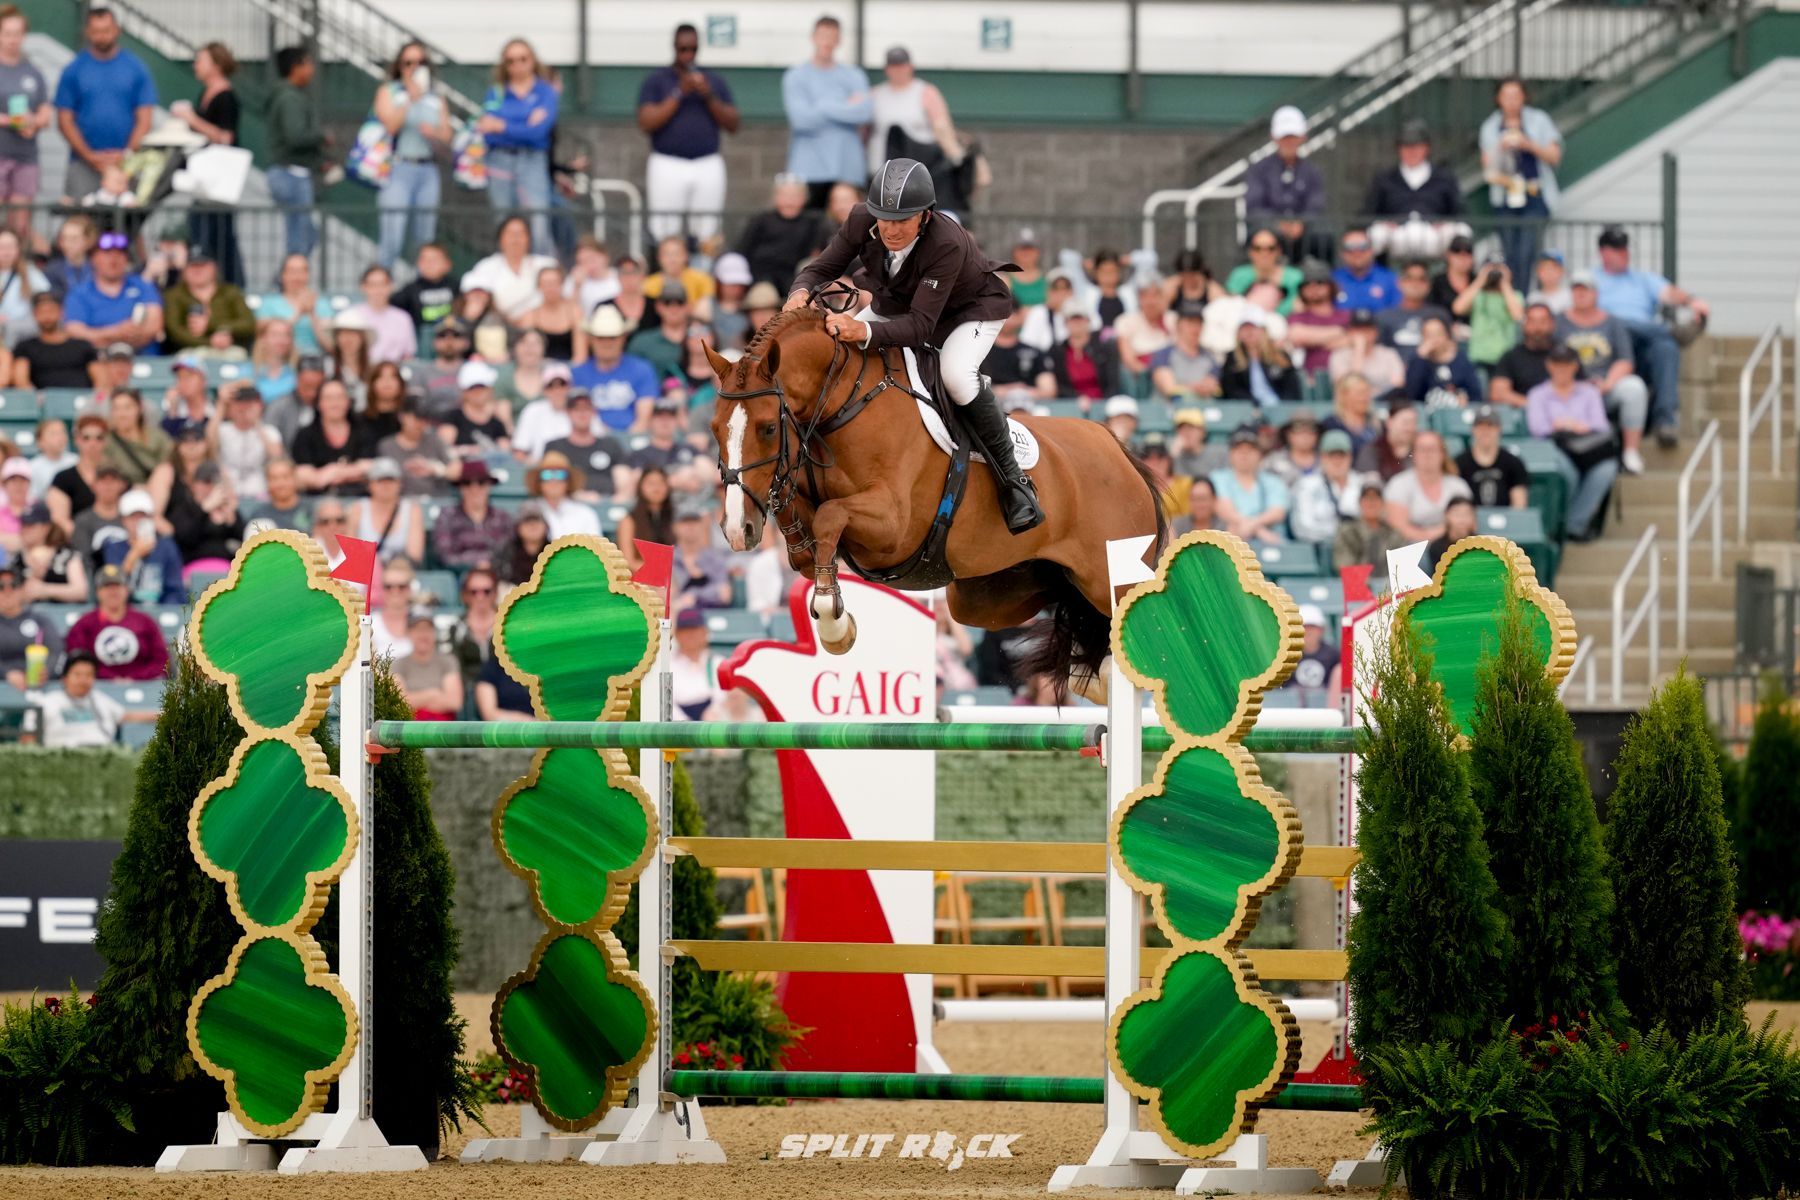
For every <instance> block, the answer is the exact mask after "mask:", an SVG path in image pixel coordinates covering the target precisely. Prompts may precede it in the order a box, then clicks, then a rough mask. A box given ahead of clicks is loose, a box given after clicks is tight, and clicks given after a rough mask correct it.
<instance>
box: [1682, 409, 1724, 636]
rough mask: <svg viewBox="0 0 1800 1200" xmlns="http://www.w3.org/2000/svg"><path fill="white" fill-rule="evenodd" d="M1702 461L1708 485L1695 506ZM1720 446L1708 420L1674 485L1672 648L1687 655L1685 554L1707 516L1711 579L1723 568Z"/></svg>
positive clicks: (1713, 424)
mask: <svg viewBox="0 0 1800 1200" xmlns="http://www.w3.org/2000/svg"><path fill="white" fill-rule="evenodd" d="M1703 461H1709V462H1710V464H1711V467H1712V483H1711V484H1710V485H1709V486H1708V487H1707V489H1706V494H1705V495H1703V496H1701V497H1700V502H1699V504H1697V505H1696V504H1695V503H1694V502H1693V497H1694V475H1695V473H1696V472H1697V471H1699V469H1700V464H1701V463H1702V462H1703ZM1723 463H1724V447H1723V445H1722V444H1721V443H1720V441H1719V423H1718V421H1716V420H1714V421H1708V422H1707V424H1706V432H1704V433H1702V434H1701V435H1700V440H1699V441H1698V442H1697V443H1695V445H1694V452H1693V453H1692V454H1690V455H1688V461H1687V466H1685V467H1683V468H1682V469H1681V482H1680V483H1679V484H1677V485H1676V501H1675V512H1676V516H1675V649H1676V650H1677V651H1679V652H1680V653H1682V654H1686V653H1687V648H1688V641H1687V630H1688V554H1689V553H1690V551H1691V550H1692V549H1693V540H1694V531H1695V530H1697V529H1699V528H1700V523H1701V522H1702V521H1704V520H1705V519H1706V518H1707V516H1708V515H1710V516H1711V517H1712V577H1713V578H1714V579H1718V578H1720V572H1721V571H1722V570H1723V569H1724V545H1723V542H1724V536H1725V535H1724V528H1725V499H1724V497H1725V475H1724V469H1723Z"/></svg>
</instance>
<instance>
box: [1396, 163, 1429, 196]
mask: <svg viewBox="0 0 1800 1200" xmlns="http://www.w3.org/2000/svg"><path fill="white" fill-rule="evenodd" d="M1400 178H1402V179H1404V180H1406V186H1407V187H1409V188H1411V189H1412V190H1413V191H1415V192H1416V191H1418V190H1419V189H1420V188H1422V187H1424V186H1425V181H1426V180H1427V179H1430V178H1431V160H1430V159H1426V160H1425V161H1424V162H1422V163H1420V164H1419V165H1418V166H1416V167H1408V166H1402V167H1401V168H1400Z"/></svg>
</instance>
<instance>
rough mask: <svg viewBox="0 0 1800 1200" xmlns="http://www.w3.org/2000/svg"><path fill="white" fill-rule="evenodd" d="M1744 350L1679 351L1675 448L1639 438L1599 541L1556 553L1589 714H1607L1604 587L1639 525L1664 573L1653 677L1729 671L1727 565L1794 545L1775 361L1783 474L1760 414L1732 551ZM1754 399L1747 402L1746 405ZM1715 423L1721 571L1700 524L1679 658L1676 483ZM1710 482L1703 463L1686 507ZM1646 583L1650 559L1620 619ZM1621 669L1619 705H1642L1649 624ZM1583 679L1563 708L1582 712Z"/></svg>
mask: <svg viewBox="0 0 1800 1200" xmlns="http://www.w3.org/2000/svg"><path fill="white" fill-rule="evenodd" d="M1754 345H1755V339H1752V338H1711V337H1709V338H1706V339H1704V340H1702V341H1701V342H1698V343H1696V344H1695V345H1694V346H1693V347H1692V348H1691V349H1690V350H1689V351H1688V352H1687V354H1686V356H1685V357H1684V359H1683V364H1682V367H1683V370H1682V375H1683V379H1682V409H1683V412H1682V441H1681V445H1680V446H1678V447H1676V448H1675V449H1674V450H1663V449H1661V448H1659V447H1658V446H1656V445H1655V443H1654V442H1653V441H1651V440H1649V439H1646V441H1645V444H1644V459H1645V462H1646V465H1647V466H1648V470H1647V471H1646V472H1645V473H1644V474H1643V475H1640V476H1624V475H1622V476H1620V479H1619V485H1618V489H1617V492H1616V496H1617V499H1618V503H1619V505H1620V510H1615V513H1614V515H1613V517H1612V519H1611V520H1609V522H1608V524H1607V528H1606V536H1605V537H1604V538H1602V539H1600V540H1599V541H1596V542H1593V543H1590V544H1588V545H1585V546H1578V545H1573V544H1571V545H1569V546H1567V547H1565V550H1564V557H1563V562H1562V566H1561V569H1560V570H1559V571H1558V573H1557V580H1556V590H1557V592H1558V593H1559V594H1561V596H1562V598H1563V599H1564V600H1565V601H1566V602H1567V603H1568V605H1569V608H1570V611H1571V612H1572V613H1573V614H1574V617H1575V626H1576V631H1577V634H1578V635H1579V636H1580V637H1583V638H1585V637H1588V636H1590V635H1591V636H1592V637H1593V638H1594V639H1595V646H1594V651H1593V658H1594V668H1595V671H1596V673H1597V676H1596V677H1597V679H1598V684H1599V687H1598V692H1597V696H1596V704H1597V706H1599V707H1613V706H1614V702H1613V698H1612V694H1611V686H1610V682H1611V672H1612V668H1613V663H1614V657H1615V656H1614V648H1613V645H1612V590H1613V585H1614V583H1615V582H1616V581H1617V580H1618V578H1619V572H1620V571H1621V570H1623V568H1624V566H1625V564H1626V562H1627V561H1629V559H1630V557H1631V553H1632V550H1633V549H1634V548H1635V546H1636V544H1637V540H1638V538H1639V537H1640V536H1642V534H1643V532H1644V530H1645V529H1646V528H1648V527H1649V526H1651V525H1655V526H1656V529H1657V541H1656V551H1655V553H1656V556H1657V559H1658V562H1659V564H1660V566H1661V571H1662V577H1661V609H1662V613H1661V620H1660V623H1659V631H1660V634H1661V646H1660V649H1661V655H1660V659H1659V662H1658V664H1657V668H1658V669H1657V678H1658V679H1664V678H1667V677H1668V676H1669V675H1670V674H1672V673H1673V672H1674V670H1675V668H1676V666H1677V665H1678V664H1679V663H1680V662H1681V661H1682V660H1683V658H1684V657H1685V659H1686V662H1687V664H1688V667H1689V669H1690V670H1693V671H1695V672H1697V673H1699V674H1702V675H1704V674H1708V673H1719V672H1727V671H1730V670H1731V669H1732V667H1733V664H1734V660H1735V653H1736V629H1735V620H1736V617H1735V609H1734V601H1735V596H1736V590H1737V589H1736V583H1735V578H1734V577H1735V569H1736V566H1737V564H1738V563H1739V562H1744V561H1749V560H1750V557H1751V553H1752V547H1753V544H1754V543H1756V542H1758V541H1785V542H1792V541H1793V539H1794V533H1795V513H1796V494H1797V487H1800V485H1797V483H1796V465H1797V464H1796V454H1795V430H1794V428H1793V422H1792V421H1791V420H1790V414H1792V412H1793V389H1792V372H1791V369H1790V368H1788V367H1787V366H1786V365H1784V372H1785V373H1786V374H1787V376H1788V378H1787V379H1786V380H1785V381H1784V383H1783V399H1782V401H1781V403H1782V405H1783V412H1782V418H1783V431H1782V441H1783V451H1782V454H1783V467H1782V473H1781V475H1780V477H1779V478H1777V477H1776V476H1775V475H1774V474H1772V472H1771V471H1770V458H1769V429H1768V423H1767V418H1766V417H1765V420H1764V423H1763V426H1762V427H1761V429H1759V430H1758V433H1757V436H1756V437H1755V439H1754V441H1753V444H1752V447H1751V449H1752V454H1751V463H1750V491H1749V504H1748V510H1749V521H1748V527H1747V539H1746V541H1745V542H1744V543H1741V544H1740V543H1739V542H1738V540H1737V519H1738V517H1737V514H1738V469H1737V464H1738V442H1739V436H1738V435H1739V429H1738V425H1739V416H1738V375H1739V372H1740V371H1741V370H1742V368H1743V365H1744V363H1745V361H1746V360H1747V359H1748V358H1749V356H1750V353H1751V350H1752V349H1753V348H1754ZM1790 345H1791V343H1790ZM1766 371H1767V367H1766V364H1765V365H1763V366H1759V368H1758V374H1757V379H1756V381H1755V383H1756V386H1757V387H1758V388H1760V387H1761V385H1762V384H1763V382H1764V381H1765V380H1766V378H1767V375H1766ZM1755 398H1756V397H1755V396H1752V402H1754V400H1755ZM1715 418H1716V419H1717V420H1718V422H1719V436H1720V442H1721V450H1722V462H1721V468H1722V469H1721V474H1722V476H1723V479H1724V483H1725V487H1724V496H1723V505H1724V514H1723V516H1724V520H1723V526H1724V530H1723V532H1724V536H1723V539H1722V541H1723V545H1722V554H1721V564H1720V572H1719V575H1718V577H1717V578H1715V577H1714V576H1713V574H1712V570H1711V567H1712V559H1711V542H1710V540H1709V537H1710V533H1709V531H1710V520H1709V521H1708V522H1706V523H1703V524H1702V526H1701V529H1700V531H1699V532H1698V533H1697V534H1696V535H1695V540H1694V542H1693V545H1692V550H1691V557H1690V584H1689V590H1688V631H1687V651H1686V654H1685V656H1684V655H1683V654H1682V653H1681V652H1680V650H1679V648H1678V645H1677V640H1676V587H1677V583H1676V580H1677V576H1676V560H1677V555H1676V542H1677V532H1676V531H1677V526H1678V491H1677V485H1678V481H1679V479H1680V476H1681V472H1682V469H1683V468H1684V467H1685V466H1686V465H1687V463H1688V460H1689V458H1690V457H1691V455H1692V454H1693V451H1694V447H1695V445H1696V444H1697V442H1698V440H1699V437H1700V434H1701V432H1702V431H1703V430H1704V429H1705V428H1706V426H1707V424H1708V422H1710V421H1711V420H1713V419H1715ZM1709 484H1710V475H1709V471H1708V468H1707V467H1706V466H1705V465H1702V467H1701V468H1700V470H1699V471H1698V472H1697V473H1696V475H1695V478H1694V482H1693V493H1694V499H1695V501H1696V502H1698V500H1699V499H1700V497H1701V496H1702V495H1704V494H1705V492H1706V490H1707V488H1708V486H1709ZM1621 510H1622V511H1621ZM1648 578H1649V572H1648V563H1647V562H1644V563H1640V564H1639V567H1638V570H1637V572H1636V573H1635V576H1634V578H1633V579H1632V580H1631V581H1630V582H1628V583H1627V584H1626V587H1625V593H1624V609H1623V612H1624V616H1625V618H1626V620H1627V621H1629V619H1630V615H1631V612H1632V610H1633V609H1634V608H1635V607H1636V606H1637V604H1638V602H1639V600H1640V599H1641V598H1642V597H1643V595H1644V590H1645V588H1646V586H1647V584H1648ZM1623 667H1624V672H1623V685H1624V686H1623V690H1622V692H1621V695H1620V697H1619V703H1620V704H1622V705H1625V706H1629V707H1638V706H1641V705H1642V704H1643V703H1644V701H1645V700H1646V699H1647V698H1648V696H1649V691H1650V684H1651V676H1650V653H1649V629H1648V627H1647V626H1646V627H1645V628H1640V629H1639V630H1638V632H1637V636H1636V637H1635V638H1634V639H1632V641H1631V643H1630V645H1629V647H1628V648H1627V649H1626V651H1625V654H1624V658H1623ZM1585 677H1586V668H1585V667H1584V668H1583V670H1582V673H1581V676H1580V677H1578V678H1577V679H1576V681H1575V682H1574V683H1573V684H1572V685H1571V686H1570V688H1569V690H1568V692H1567V693H1566V694H1565V699H1566V700H1567V701H1568V703H1569V704H1570V706H1571V707H1577V708H1578V707H1585V706H1586V691H1585V686H1584V684H1585Z"/></svg>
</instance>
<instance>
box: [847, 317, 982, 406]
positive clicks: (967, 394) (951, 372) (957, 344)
mask: <svg viewBox="0 0 1800 1200" xmlns="http://www.w3.org/2000/svg"><path fill="white" fill-rule="evenodd" d="M856 319H857V320H859V321H881V320H885V319H886V318H885V317H883V316H881V315H880V314H879V313H877V312H876V311H875V310H874V309H872V308H865V309H863V310H862V311H861V312H859V313H857V314H856ZM1005 323H1006V322H1004V321H964V322H963V323H962V324H961V325H958V326H957V327H956V328H955V329H952V330H951V331H950V336H948V337H946V338H945V339H944V344H943V345H942V346H940V347H938V374H939V375H940V376H941V377H942V379H943V386H944V393H945V394H946V395H948V396H949V397H950V399H951V400H953V401H955V402H956V404H957V406H958V407H961V406H962V405H965V404H968V403H969V402H970V401H972V400H974V399H975V397H976V396H978V395H980V394H981V364H982V363H984V362H986V361H987V356H988V351H989V350H992V349H993V348H994V339H996V338H998V337H999V336H1000V326H1002V325H1004V324H1005Z"/></svg>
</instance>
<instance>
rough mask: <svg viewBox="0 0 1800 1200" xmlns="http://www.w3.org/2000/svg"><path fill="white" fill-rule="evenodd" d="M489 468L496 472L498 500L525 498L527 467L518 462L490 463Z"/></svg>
mask: <svg viewBox="0 0 1800 1200" xmlns="http://www.w3.org/2000/svg"><path fill="white" fill-rule="evenodd" d="M488 469H489V470H490V471H492V472H493V474H494V498H495V499H496V500H523V499H524V498H525V496H526V492H525V469H524V468H523V467H521V466H519V465H518V463H516V462H515V463H510V464H507V465H504V466H494V465H493V464H491V463H490V464H489V467H488Z"/></svg>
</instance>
